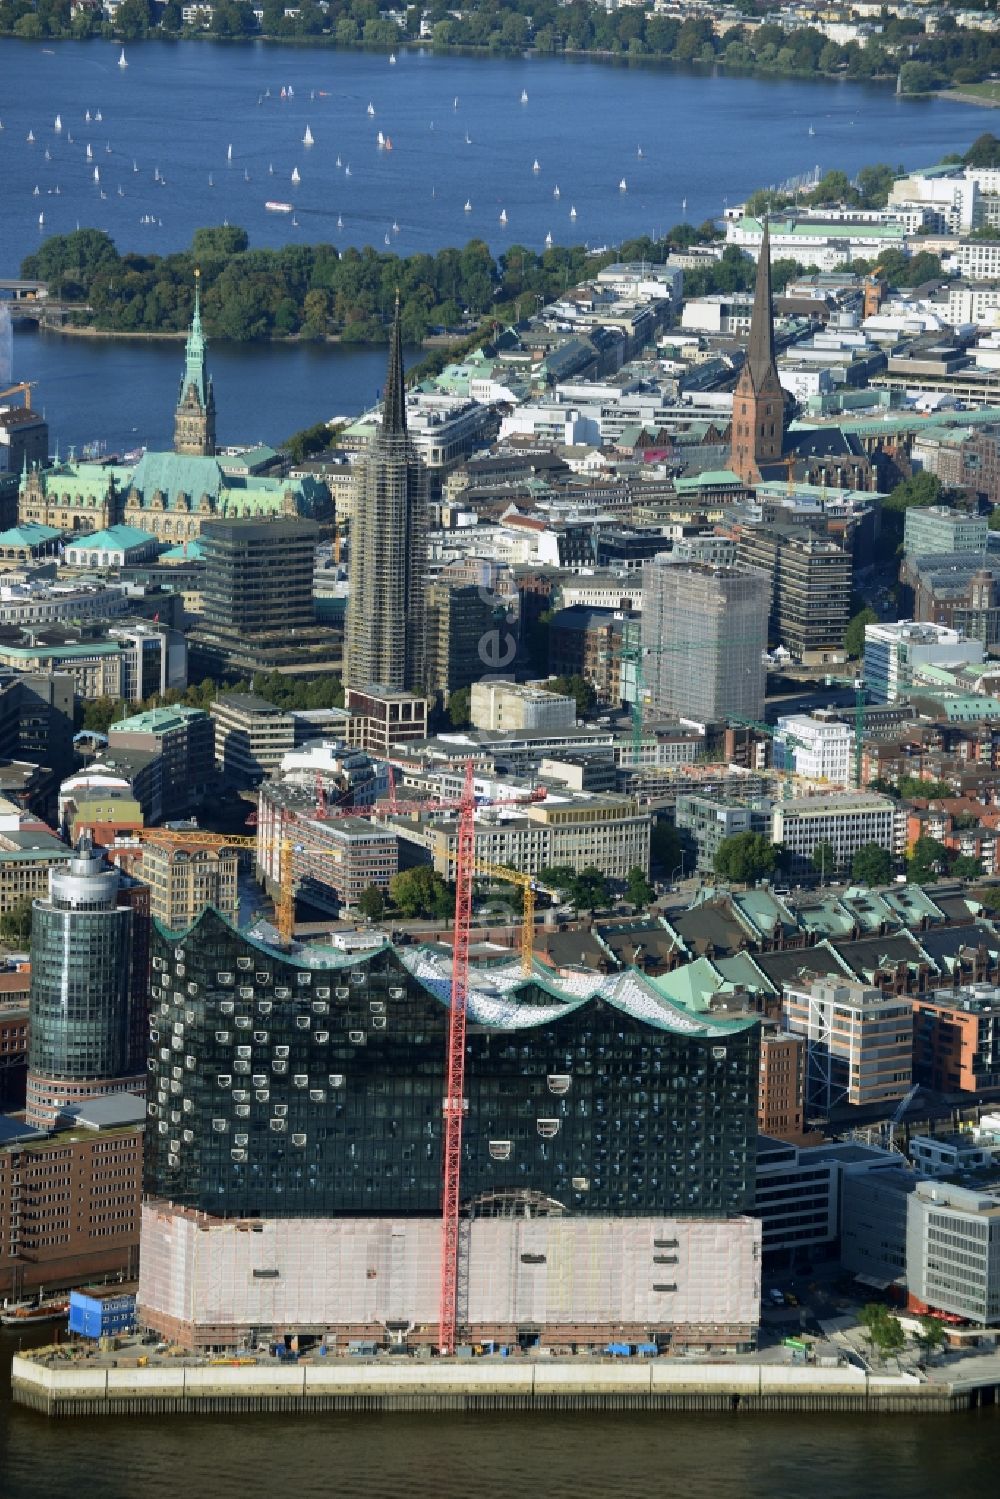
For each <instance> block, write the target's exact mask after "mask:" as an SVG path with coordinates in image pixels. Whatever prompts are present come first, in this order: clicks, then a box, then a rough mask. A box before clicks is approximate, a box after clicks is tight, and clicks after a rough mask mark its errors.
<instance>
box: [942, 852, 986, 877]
mask: <svg viewBox="0 0 1000 1499" xmlns="http://www.w3.org/2000/svg"><path fill="white" fill-rule="evenodd" d="M982 872H983V865H982V861H981V860H980V859H976V858H974V857H973V856H972V854H959V856H958V858H957V859H956V860H955V862H954V864H953V865H952V866H951V869H950V870H949V871H948V873H949V874H950V875H951V876H952V878H953V879H956V880H978V879H979V877H980V875H981V874H982Z"/></svg>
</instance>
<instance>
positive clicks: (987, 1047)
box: [913, 984, 1000, 1093]
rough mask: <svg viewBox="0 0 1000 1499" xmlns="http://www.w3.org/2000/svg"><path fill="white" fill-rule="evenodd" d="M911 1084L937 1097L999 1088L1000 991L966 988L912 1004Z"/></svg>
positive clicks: (978, 986) (985, 987)
mask: <svg viewBox="0 0 1000 1499" xmlns="http://www.w3.org/2000/svg"><path fill="white" fill-rule="evenodd" d="M913 1080H914V1082H917V1083H921V1084H922V1085H923V1086H924V1087H926V1088H933V1089H934V1090H935V1091H936V1092H938V1093H980V1092H982V1091H984V1090H986V1089H991V1088H1000V989H998V988H997V987H996V985H995V984H963V985H962V986H961V987H960V988H952V989H938V990H935V991H934V992H933V993H931V994H920V995H917V997H916V998H915V999H914V1001H913Z"/></svg>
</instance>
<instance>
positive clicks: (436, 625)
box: [425, 578, 504, 703]
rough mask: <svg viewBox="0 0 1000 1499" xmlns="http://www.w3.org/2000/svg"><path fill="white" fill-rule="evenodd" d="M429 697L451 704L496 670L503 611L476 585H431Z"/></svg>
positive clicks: (427, 594)
mask: <svg viewBox="0 0 1000 1499" xmlns="http://www.w3.org/2000/svg"><path fill="white" fill-rule="evenodd" d="M425 608H426V613H427V665H426V691H427V695H428V696H429V697H431V698H437V699H438V700H439V701H440V702H442V703H447V701H448V699H449V697H450V696H451V694H452V693H453V692H457V691H458V690H459V689H460V688H462V687H471V686H472V684H473V683H474V682H476V681H478V679H479V678H480V677H481V676H482V675H483V673H484V672H486V671H490V670H492V669H493V663H495V662H496V661H497V659H498V647H499V646H500V644H501V639H502V637H501V635H500V633H499V632H500V627H501V625H502V623H503V619H504V613H503V606H502V605H501V604H500V602H499V601H496V602H493V601H492V600H491V599H490V598H489V596H488V595H487V594H486V592H485V590H484V589H482V588H478V587H476V586H474V585H473V584H471V583H470V584H466V585H459V584H456V583H448V582H446V581H445V580H444V579H443V578H438V579H435V581H434V582H432V583H428V584H427V586H426V590H425Z"/></svg>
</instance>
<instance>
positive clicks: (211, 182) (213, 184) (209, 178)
mask: <svg viewBox="0 0 1000 1499" xmlns="http://www.w3.org/2000/svg"><path fill="white" fill-rule="evenodd" d="M208 185H209V187H214V186H215V181H214V179H213V177H212V174H211V172H209V174H208Z"/></svg>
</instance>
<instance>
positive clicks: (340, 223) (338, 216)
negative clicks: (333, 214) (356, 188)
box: [337, 213, 344, 229]
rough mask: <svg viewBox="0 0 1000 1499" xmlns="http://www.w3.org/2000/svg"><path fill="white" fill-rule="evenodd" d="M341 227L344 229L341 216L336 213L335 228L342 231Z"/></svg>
mask: <svg viewBox="0 0 1000 1499" xmlns="http://www.w3.org/2000/svg"><path fill="white" fill-rule="evenodd" d="M343 227H344V219H343V215H342V214H339V213H338V215H337V228H338V229H343Z"/></svg>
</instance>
